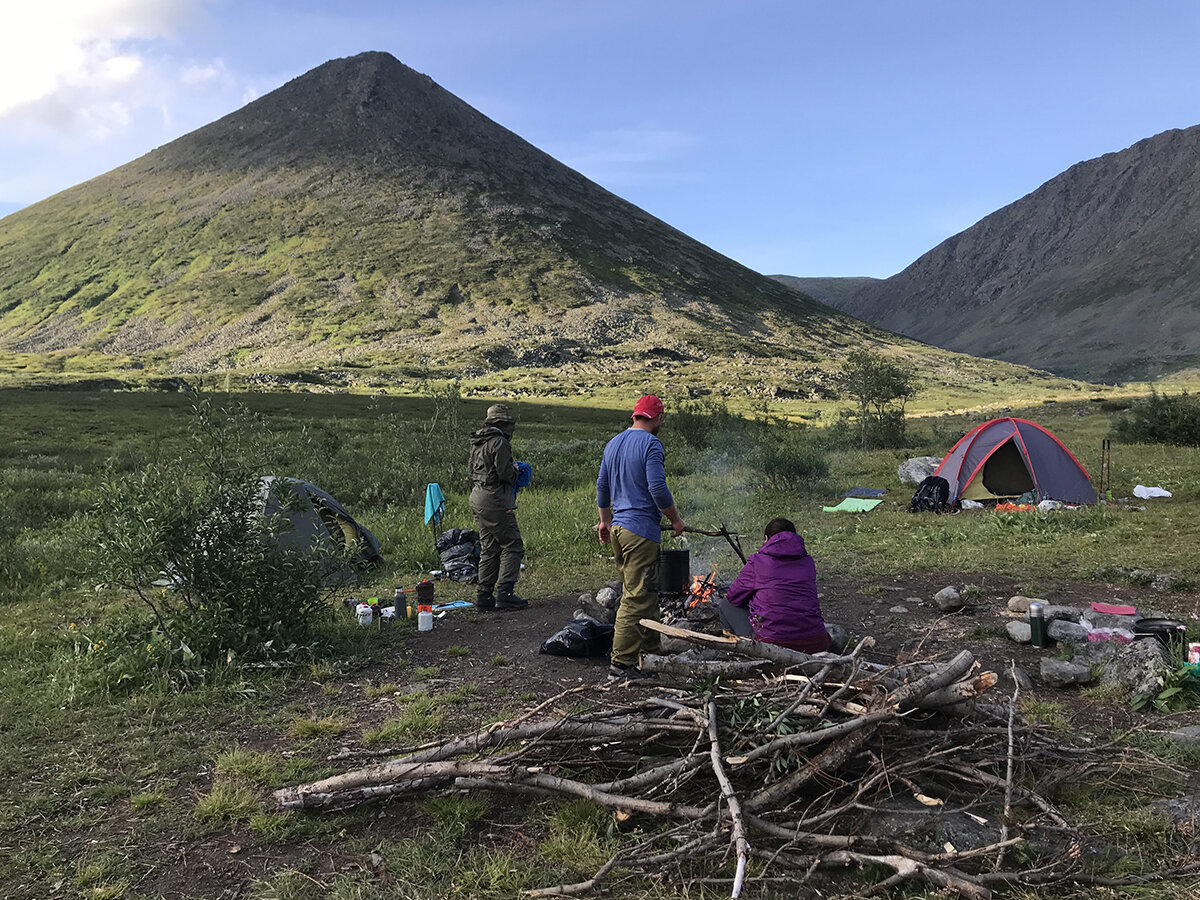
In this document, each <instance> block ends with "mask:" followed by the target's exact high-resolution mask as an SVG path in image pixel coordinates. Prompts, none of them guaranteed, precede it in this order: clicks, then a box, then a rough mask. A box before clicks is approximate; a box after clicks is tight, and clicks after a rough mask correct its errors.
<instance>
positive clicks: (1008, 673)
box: [1003, 666, 1033, 691]
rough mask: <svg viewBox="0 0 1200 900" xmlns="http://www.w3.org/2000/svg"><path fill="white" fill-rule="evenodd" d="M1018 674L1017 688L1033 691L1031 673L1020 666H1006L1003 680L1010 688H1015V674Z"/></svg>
mask: <svg viewBox="0 0 1200 900" xmlns="http://www.w3.org/2000/svg"><path fill="white" fill-rule="evenodd" d="M1014 673H1016V684H1015V686H1016V687H1019V688H1020V689H1021V690H1023V691H1032V690H1033V679H1032V678H1030V677H1029V673H1028V672H1026V671H1025V670H1024V669H1022V668H1021V667H1020V666H1006V667H1005V669H1004V675H1003V680H1004V683H1005V684H1007V685H1008V686H1009V687H1013V686H1014V683H1013V674H1014Z"/></svg>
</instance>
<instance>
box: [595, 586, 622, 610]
mask: <svg viewBox="0 0 1200 900" xmlns="http://www.w3.org/2000/svg"><path fill="white" fill-rule="evenodd" d="M620 601H621V591H620V589H619V588H618V589H617V590H613V589H612V588H611V587H602V588H600V590H599V591H597V592H596V602H597V603H599V604H600V605H601V606H603V607H604V608H605V609H616V608H617V606H618V604H619V603H620Z"/></svg>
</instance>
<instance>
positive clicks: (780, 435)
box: [750, 426, 829, 495]
mask: <svg viewBox="0 0 1200 900" xmlns="http://www.w3.org/2000/svg"><path fill="white" fill-rule="evenodd" d="M752 448H753V449H752V450H751V453H750V461H751V465H752V466H753V468H754V470H755V472H756V473H757V474H758V475H759V477H761V478H762V480H763V482H765V483H766V484H767V485H768V486H770V487H771V488H773V489H775V490H784V491H792V492H794V493H799V494H809V495H815V494H822V493H825V492H827V491H828V489H829V485H828V479H829V459H828V457H827V456H826V453H825V449H824V447H822V446H821V443H820V442H819V441H818V440H817V439H816V438H815V437H813V436H812V435H811V434H810V433H809V432H808V429H806V428H803V427H797V426H791V427H780V426H770V427H760V428H757V429H755V430H754V433H753V438H752Z"/></svg>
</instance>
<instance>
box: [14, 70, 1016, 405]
mask: <svg viewBox="0 0 1200 900" xmlns="http://www.w3.org/2000/svg"><path fill="white" fill-rule="evenodd" d="M863 342H869V343H872V344H876V345H878V346H881V347H887V348H891V351H893V352H897V353H903V354H909V355H913V356H914V358H915V359H918V361H923V360H924V359H925V358H926V357H927V356H928V354H927V353H926V352H925V351H923V350H921V349H920V348H918V347H917V345H914V344H910V343H908V342H905V341H897V339H896V338H895V337H894V336H892V335H888V334H886V333H884V332H880V331H877V330H876V329H873V328H871V327H869V326H866V325H864V324H863V323H861V322H858V321H856V320H854V319H852V318H850V317H848V316H846V315H844V314H841V313H838V312H835V311H834V310H832V309H830V308H829V307H827V306H824V305H823V304H821V303H818V302H817V301H815V300H813V299H812V298H811V297H808V296H806V295H804V294H802V293H798V292H796V291H793V290H791V289H789V288H787V287H785V286H784V285H782V284H779V283H778V282H776V281H773V280H771V279H768V278H765V277H763V276H761V275H759V274H757V273H755V272H752V271H750V270H749V269H746V268H745V267H743V266H741V265H739V264H737V263H735V262H733V261H732V260H730V259H728V258H726V257H724V256H721V255H720V254H718V253H716V252H714V251H712V250H710V249H709V248H707V247H705V246H703V245H701V244H699V243H698V242H696V241H694V240H692V239H691V238H689V237H687V236H686V235H684V234H682V233H680V232H679V231H677V230H675V229H673V228H671V227H670V226H668V225H666V224H665V223H663V222H661V221H659V220H658V219H655V218H654V217H653V216H650V215H648V214H647V213H645V212H644V211H642V210H640V209H638V208H636V207H634V206H633V205H631V204H629V203H627V202H625V201H623V200H621V199H620V198H618V197H616V196H614V195H612V194H611V193H609V192H607V191H605V190H603V189H602V188H600V187H598V186H597V185H595V184H593V183H592V182H590V181H588V180H587V179H585V178H584V177H582V176H581V175H579V174H578V173H577V172H575V171H573V170H571V169H569V168H567V167H565V166H563V165H561V164H560V163H558V162H556V161H555V160H554V159H552V158H551V157H549V156H547V155H546V154H544V153H542V152H541V151H539V150H537V149H536V148H535V147H533V146H532V145H530V144H528V143H527V142H525V141H524V140H522V139H521V138H519V137H517V136H516V135H514V134H512V133H511V132H509V131H507V130H506V129H504V128H502V127H500V126H499V125H497V124H496V123H494V122H492V121H491V120H490V119H487V118H486V117H485V116H483V115H481V114H480V113H478V112H477V111H475V110H474V109H472V108H471V107H469V106H468V105H466V104H465V103H463V102H462V101H460V100H458V99H457V98H456V97H454V96H452V95H451V94H449V93H448V92H446V91H444V90H443V89H442V88H440V87H438V86H437V85H436V84H434V83H433V81H431V80H430V79H429V78H427V77H426V76H423V75H420V74H418V73H416V72H414V71H412V70H411V69H409V68H407V67H406V66H404V65H402V64H401V63H399V62H398V61H397V60H395V59H394V58H392V57H391V56H389V55H387V54H384V53H365V54H361V55H359V56H355V57H352V58H348V59H339V60H334V61H331V62H329V63H326V64H324V65H322V66H320V67H318V68H316V69H314V70H312V71H311V72H309V73H307V74H305V75H303V76H301V77H300V78H297V79H295V80H293V81H291V82H289V83H288V84H286V85H284V86H283V87H281V88H279V89H278V90H276V91H274V92H272V93H270V94H268V95H266V96H264V97H262V98H260V99H259V100H256V101H255V102H253V103H251V104H249V105H247V106H246V107H244V108H243V109H241V110H239V111H237V112H235V113H233V114H231V115H229V116H226V117H224V118H222V119H220V120H218V121H216V122H214V123H212V124H210V125H208V126H205V127H204V128H201V129H199V130H197V131H195V132H193V133H191V134H189V135H186V136H184V137H182V138H180V139H178V140H176V141H174V142H172V143H170V144H167V145H166V146H164V147H161V148H159V149H157V150H155V151H153V152H151V153H149V154H147V155H146V156H143V157H141V158H140V159H137V160H135V161H133V162H131V163H129V164H127V165H125V166H122V167H121V168H118V169H116V170H114V171H112V172H109V173H108V174H106V175H103V176H100V177H98V178H95V179H93V180H91V181H89V182H86V183H84V184H81V185H78V186H76V187H74V188H71V189H70V190H67V191H64V192H62V193H61V194H58V195H56V196H54V197H51V198H49V199H47V200H45V201H43V202H41V203H39V204H36V205H35V206H32V207H29V208H28V209H25V210H21V211H19V212H18V213H15V214H13V215H11V216H8V217H7V218H5V219H3V220H0V371H5V370H6V371H8V372H10V373H11V372H20V371H24V372H64V373H80V372H87V371H118V372H119V371H145V372H160V373H180V372H211V371H219V370H235V371H251V370H263V369H311V368H313V367H317V366H329V365H334V366H351V367H356V368H371V369H373V370H377V371H383V372H389V373H391V374H392V376H394V377H395V378H398V379H404V378H416V377H421V376H425V375H435V376H438V375H440V376H451V375H453V376H458V377H462V378H464V379H466V380H467V381H468V383H470V382H471V381H472V380H474V381H475V382H477V383H478V384H479V385H481V386H486V385H489V384H491V385H493V386H495V385H498V384H504V385H505V388H506V390H508V391H510V392H511V391H517V392H522V391H525V390H528V391H529V392H540V393H571V392H588V391H591V390H594V389H596V388H597V387H599V386H604V385H611V384H613V383H614V382H617V381H619V382H625V383H634V384H646V383H655V382H661V381H662V380H663V379H668V378H670V379H675V380H678V381H681V382H685V383H696V384H720V385H722V387H723V389H724V390H726V391H728V392H730V393H733V394H750V395H754V394H761V393H764V392H775V393H778V392H779V391H780V390H782V391H783V392H785V393H788V392H792V393H795V394H796V395H799V396H808V395H820V393H821V390H822V388H821V384H822V383H823V382H824V381H825V380H827V378H826V376H827V372H828V369H829V368H830V366H831V364H832V365H836V360H837V358H838V357H839V356H840V354H841V352H842V350H843V349H844V348H845V347H849V346H858V345H860V344H862V343H863ZM935 356H936V355H935ZM948 358H949V357H945V356H943V357H937V358H936V359H931V362H930V364H931V365H932V366H933V367H934V368H935V369H936V368H937V367H938V366H942V365H943V364H944V363H945V361H946V359H948ZM968 368H971V366H968ZM985 368H986V367H985ZM994 375H995V373H994V372H990V371H989V372H988V373H987V374H985V375H981V376H980V377H982V378H984V379H985V380H986V379H987V378H991V377H994ZM1000 377H1013V373H1012V371H1009V370H1007V369H1006V370H1004V372H1003V373H1002V374H1001V376H1000Z"/></svg>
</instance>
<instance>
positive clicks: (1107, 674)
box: [1100, 639, 1170, 694]
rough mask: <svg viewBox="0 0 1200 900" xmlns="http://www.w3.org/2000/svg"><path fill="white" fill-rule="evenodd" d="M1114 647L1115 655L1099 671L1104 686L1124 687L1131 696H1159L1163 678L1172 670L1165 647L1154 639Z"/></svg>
mask: <svg viewBox="0 0 1200 900" xmlns="http://www.w3.org/2000/svg"><path fill="white" fill-rule="evenodd" d="M1105 644H1113V642H1112V641H1105ZM1113 646H1114V647H1115V648H1116V649H1115V652H1114V653H1113V655H1112V657H1111V658H1110V659H1109V660H1108V661H1107V662H1105V663H1104V664H1103V668H1102V669H1101V671H1100V677H1101V678H1102V679H1103V680H1104V683H1105V684H1112V685H1116V686H1117V687H1121V688H1125V689H1126V690H1128V691H1129V692H1130V693H1131V694H1156V693H1158V690H1159V688H1160V687H1161V686H1162V677H1163V676H1164V675H1166V674H1167V673H1168V672H1169V671H1170V664H1169V663H1168V661H1167V651H1166V648H1165V647H1163V645H1162V644H1160V643H1159V642H1158V641H1156V640H1153V639H1150V640H1141V641H1134V642H1133V643H1132V644H1120V645H1116V644H1113Z"/></svg>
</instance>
